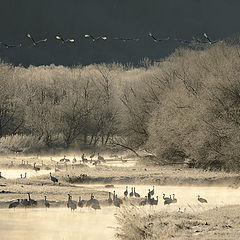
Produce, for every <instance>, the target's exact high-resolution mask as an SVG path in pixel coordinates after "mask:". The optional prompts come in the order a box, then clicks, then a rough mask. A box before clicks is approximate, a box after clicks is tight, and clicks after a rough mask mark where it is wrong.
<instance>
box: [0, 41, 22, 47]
mask: <svg viewBox="0 0 240 240" xmlns="http://www.w3.org/2000/svg"><path fill="white" fill-rule="evenodd" d="M0 44H2V45H3V46H4V47H5V48H15V47H22V44H21V43H20V44H18V45H10V44H7V43H4V42H0Z"/></svg>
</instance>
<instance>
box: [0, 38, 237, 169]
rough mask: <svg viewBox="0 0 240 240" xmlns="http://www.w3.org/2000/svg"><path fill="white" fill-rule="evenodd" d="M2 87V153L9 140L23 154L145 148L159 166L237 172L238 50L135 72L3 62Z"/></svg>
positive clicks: (214, 50) (179, 54)
mask: <svg viewBox="0 0 240 240" xmlns="http://www.w3.org/2000/svg"><path fill="white" fill-rule="evenodd" d="M0 83H1V84H0V98H1V101H0V136H1V137H2V138H1V145H2V148H3V147H5V148H7V146H6V145H7V143H8V144H9V145H12V146H13V145H14V144H13V142H14V140H13V138H14V136H15V137H16V138H18V139H20V140H18V141H21V144H22V145H21V144H20V145H21V146H22V147H23V148H24V147H25V148H26V150H27V148H28V147H27V144H29V142H31V144H33V143H34V142H35V143H36V144H38V145H39V146H40V145H41V146H43V147H45V148H53V147H56V146H61V147H66V148H69V147H72V146H76V145H77V146H79V145H84V146H93V147H94V146H95V147H96V146H106V145H109V144H111V145H115V146H116V145H117V146H121V147H124V148H128V149H130V150H132V151H135V152H136V153H137V152H138V150H139V149H144V150H146V151H148V152H150V153H152V154H154V155H155V156H157V159H158V160H157V161H161V162H176V161H182V160H184V159H186V158H189V159H192V160H194V164H195V166H197V167H203V168H221V169H225V170H230V169H239V167H240V161H239V152H240V150H239V149H240V148H239V141H240V131H239V130H240V129H239V127H240V48H239V45H236V44H226V43H218V44H215V45H214V46H210V47H206V48H204V49H202V48H201V49H199V48H198V47H194V48H185V49H177V50H176V51H175V53H173V54H172V55H170V56H169V57H167V58H166V59H164V60H163V61H162V62H157V63H154V64H150V63H149V62H148V60H147V59H146V60H145V61H142V62H141V63H140V65H139V67H138V68H135V67H132V66H123V65H121V64H110V65H106V64H99V65H89V66H86V67H82V66H76V67H72V68H69V67H63V66H55V65H50V66H39V67H34V66H30V67H28V68H24V67H21V66H19V67H13V66H10V65H8V64H5V63H1V65H0ZM11 135H13V136H12V137H9V136H11ZM9 138H11V141H10V140H9ZM27 138H29V139H30V140H28V141H27V140H26V139H27ZM24 139H25V140H24ZM10 142H11V144H10ZM16 142H17V140H16ZM23 142H24V143H25V146H23V145H24V144H23ZM4 144H5V145H4ZM31 144H30V145H31ZM8 147H9V146H8Z"/></svg>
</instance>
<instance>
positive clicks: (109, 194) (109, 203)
mask: <svg viewBox="0 0 240 240" xmlns="http://www.w3.org/2000/svg"><path fill="white" fill-rule="evenodd" d="M107 202H108V205H112V203H113V200H112V198H111V193H110V192H109V193H108V200H107Z"/></svg>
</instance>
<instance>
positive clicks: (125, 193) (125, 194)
mask: <svg viewBox="0 0 240 240" xmlns="http://www.w3.org/2000/svg"><path fill="white" fill-rule="evenodd" d="M123 194H124V196H125V197H127V196H128V186H126V190H125V191H124V193H123Z"/></svg>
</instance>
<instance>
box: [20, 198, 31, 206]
mask: <svg viewBox="0 0 240 240" xmlns="http://www.w3.org/2000/svg"><path fill="white" fill-rule="evenodd" d="M21 205H23V206H24V207H28V206H30V202H29V201H28V200H27V199H22V200H21Z"/></svg>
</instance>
